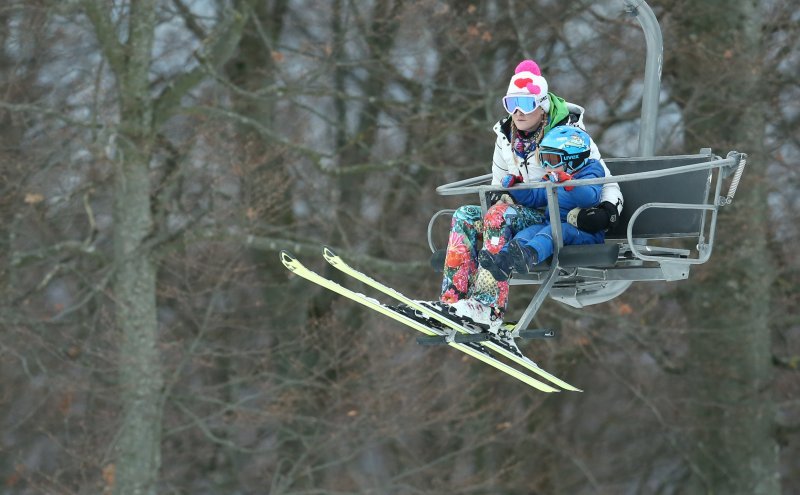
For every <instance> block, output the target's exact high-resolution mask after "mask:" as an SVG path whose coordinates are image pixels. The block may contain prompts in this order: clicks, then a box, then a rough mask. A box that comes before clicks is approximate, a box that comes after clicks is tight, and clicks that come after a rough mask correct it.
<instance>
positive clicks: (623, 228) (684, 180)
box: [605, 154, 712, 240]
mask: <svg viewBox="0 0 800 495" xmlns="http://www.w3.org/2000/svg"><path fill="white" fill-rule="evenodd" d="M711 158H712V155H710V154H708V155H707V154H698V155H678V156H660V157H647V158H642V157H637V158H611V159H606V160H605V162H606V166H608V168H609V170H610V171H611V173H612V174H613V175H614V176H623V175H627V174H634V173H637V172H651V171H655V170H664V169H669V168H674V167H681V166H684V165H692V164H695V163H703V162H707V161H709V160H711ZM711 174H712V169H706V170H697V171H692V172H686V173H681V174H676V175H665V176H661V177H656V178H652V179H643V180H637V181H631V182H620V184H619V185H620V188H621V189H622V196H623V198H625V204H624V208H623V210H622V215H621V217H620V222H619V224H617V226H616V227H615V228H614V229H613V230H611V231H610V232H608V234H607V235H606V238H607V239H615V240H616V239H625V238H626V235H627V234H626V233H627V227H628V222H629V220H630V218H631V215H632V214H633V213H634V212H635V211H636V210H637V209H638V208H639V207H640V206H642V205H643V204H646V203H684V204H704V203H706V201H707V200H708V194H709V187H710V185H711ZM702 220H703V212H702V211H698V210H664V209H658V208H655V209H650V210H647V211H645V212H643V213H642V214H641V215H640V216H639V217H638V218H637V219H636V221H635V223H634V226H633V237H634V238H639V239H652V238H664V237H692V236H698V235H699V234H700V232H701V230H702V228H703V223H702Z"/></svg>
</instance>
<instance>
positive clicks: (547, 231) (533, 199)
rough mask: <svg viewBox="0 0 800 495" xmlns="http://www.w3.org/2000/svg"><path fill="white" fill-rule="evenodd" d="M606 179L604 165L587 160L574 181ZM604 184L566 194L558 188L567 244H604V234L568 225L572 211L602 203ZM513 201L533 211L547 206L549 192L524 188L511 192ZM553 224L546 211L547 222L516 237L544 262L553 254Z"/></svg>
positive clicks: (565, 242)
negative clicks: (569, 214) (531, 208)
mask: <svg viewBox="0 0 800 495" xmlns="http://www.w3.org/2000/svg"><path fill="white" fill-rule="evenodd" d="M599 177H605V171H604V169H603V165H602V164H601V163H600V162H599V161H598V160H592V159H590V160H588V161H587V163H586V165H585V166H584V167H583V168H582V169H580V170H579V171H578V172H577V173H576V174H575V175H573V176H572V178H573V179H594V178H599ZM602 187H603V186H602V185H601V184H593V185H586V186H575V187H573V188H572V190H570V191H567V190H566V189H565V188H563V187H559V188H558V189H556V190H557V194H558V209H559V214H560V217H561V231H562V232H563V235H564V244H565V245H567V244H600V243H602V242H603V241H605V237H606V235H605V232H602V231H601V232H597V233H595V234H590V233H588V232H584V231H583V230H580V229H578V228H577V227H575V226H574V225H571V224H569V223H567V214H568V213H569V212H570V210H572V209H573V208H590V207H593V206H597V205H598V204H600V194H601V190H602ZM509 193H511V196H512V197H513V198H514V201H515V202H517V203H519V204H521V205H524V206H530V207H533V208H542V207H546V206H547V192H546V190H545V189H544V188H541V189H525V190H521V191H513V190H509ZM552 232H553V231H552V227H551V225H550V216H549V211H547V209H545V222H544V223H543V224H537V225H532V226H530V227H528V228H526V229H523V230H521V231H519V232H518V233H517V235H515V236H514V239H517V240H518V241H519V242H520V244H522V245H523V246H529V247H532V248H533V249H535V250H536V255H537V259H538V260H539V262H540V263H541V262H542V261H544V260H545V259H547V258H549V257H550V256H552V255H553V233H552Z"/></svg>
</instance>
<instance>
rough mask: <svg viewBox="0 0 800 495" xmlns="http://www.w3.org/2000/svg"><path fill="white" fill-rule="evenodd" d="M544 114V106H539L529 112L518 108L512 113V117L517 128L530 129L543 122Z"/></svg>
mask: <svg viewBox="0 0 800 495" xmlns="http://www.w3.org/2000/svg"><path fill="white" fill-rule="evenodd" d="M543 115H544V110H542V107H539V108H537V109H536V110H534V111H533V112H531V113H529V114H524V113H522V110H520V109H519V108H518V109H516V110H514V113H513V114H511V118H512V119H513V120H514V125H515V126H517V129H519V130H520V131H530V130H532V129H536V127H538V126H539V124H540V123H541V122H542V116H543Z"/></svg>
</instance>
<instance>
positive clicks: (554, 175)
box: [543, 170, 575, 191]
mask: <svg viewBox="0 0 800 495" xmlns="http://www.w3.org/2000/svg"><path fill="white" fill-rule="evenodd" d="M543 179H545V180H549V181H550V182H555V183H556V184H558V183H561V182H565V181H568V180H572V176H571V175H570V174H568V173H566V172H564V171H563V170H548V171H547V172H546V173H545V175H544V177H543ZM574 188H575V187H574V186H567V187H565V188H564V189H566V190H567V191H572V190H573V189H574Z"/></svg>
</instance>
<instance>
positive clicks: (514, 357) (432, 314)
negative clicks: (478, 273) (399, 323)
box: [323, 246, 582, 392]
mask: <svg viewBox="0 0 800 495" xmlns="http://www.w3.org/2000/svg"><path fill="white" fill-rule="evenodd" d="M323 256H324V257H325V259H326V260H327V261H328V263H330V264H331V265H333V266H334V267H335V268H337V269H339V270H341V271H342V272H344V273H345V274H347V275H350V276H351V277H353V278H355V279H356V280H359V281H361V282H363V283H365V284H367V285H369V286H370V287H372V288H374V289H377V290H378V291H380V292H383V293H384V294H386V295H387V296H390V297H392V298H394V299H396V300H397V301H399V302H400V303H402V304H405V305H406V306H408V307H410V308H413V309H414V310H415V311H418V312H419V313H421V314H422V315H424V317H425V318H428V319H432V320H434V321H436V322H437V323H438V324H440V325H444V326H446V327H448V328H450V329H453V330H455V331H456V332H459V333H461V334H475V333H478V332H479V331H478V330H472V329H470V328H468V327H466V326H464V325H462V324H461V323H459V322H456V321H453V320H452V319H450V318H449V315H446V314H444V313H440V312H437V311H436V310H434V309H433V308H430V307H428V306H425V305H424V304H421V303H420V302H418V301H415V300H413V299H410V298H408V297H406V296H404V295H403V294H401V293H400V292H398V291H396V290H395V289H393V288H391V287H389V286H387V285H384V284H382V283H381V282H378V281H377V280H375V279H373V278H372V277H370V276H368V275H366V274H364V273H363V272H360V271H358V270H356V269H355V268H353V267H351V266H350V265H348V264H347V263H345V262H344V260H342V258H340V257H339V256H338V255H337V254H336V253H334V252H333V250H332V249H330V248H329V247H327V246H326V247H324V248H323ZM406 317H408V316H407V315H406ZM408 318H409V319H412V320H414V321H417V320H415V319H414V318H410V317H408ZM418 323H421V322H419V321H418ZM445 334H446V332H445ZM485 344H486V347H488V348H489V349H491V350H493V351H495V352H497V353H498V354H500V355H502V356H504V357H506V358H508V359H510V360H511V361H514V362H515V363H517V364H519V365H521V366H523V367H525V368H526V369H528V370H530V371H532V372H534V373H536V374H537V375H539V376H541V377H542V378H544V379H546V380H549V381H550V382H552V383H555V384H556V385H558V386H559V387H561V388H563V389H566V390H571V391H573V392H582V390H581V389H579V388H577V387H574V386H573V385H570V384H569V383H567V382H565V381H564V380H562V379H560V378H558V377H556V376H554V375H551V374H550V373H548V372H547V371H545V370H543V369H542V368H540V367H539V365H537V364H536V363H534V362H533V361H531V360H530V359H528V358H527V357H525V356H524V355H522V353H521V352H520V351H519V349H518V348H517V346H516V344H514V341H513V339H509V340H504V339H501V338H498V337H492V338H490V339H489V340H487V341H485Z"/></svg>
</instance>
